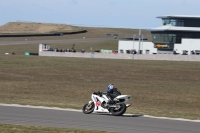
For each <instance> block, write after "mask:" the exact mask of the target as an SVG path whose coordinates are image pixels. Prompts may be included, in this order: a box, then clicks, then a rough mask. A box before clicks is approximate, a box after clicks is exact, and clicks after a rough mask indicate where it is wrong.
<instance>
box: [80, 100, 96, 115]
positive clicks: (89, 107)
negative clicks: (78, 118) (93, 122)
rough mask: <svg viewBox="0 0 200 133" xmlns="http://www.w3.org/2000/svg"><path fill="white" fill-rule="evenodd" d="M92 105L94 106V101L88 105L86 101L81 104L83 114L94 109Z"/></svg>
mask: <svg viewBox="0 0 200 133" xmlns="http://www.w3.org/2000/svg"><path fill="white" fill-rule="evenodd" d="M94 107H95V105H94V102H93V103H91V104H90V105H88V103H86V104H85V105H84V106H83V108H82V111H83V113H84V114H90V113H92V112H93V111H94Z"/></svg>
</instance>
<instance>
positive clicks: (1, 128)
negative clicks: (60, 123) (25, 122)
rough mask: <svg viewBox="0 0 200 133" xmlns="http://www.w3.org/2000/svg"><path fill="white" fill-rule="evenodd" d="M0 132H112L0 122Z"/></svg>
mask: <svg viewBox="0 0 200 133" xmlns="http://www.w3.org/2000/svg"><path fill="white" fill-rule="evenodd" d="M0 132H1V133H114V132H106V131H95V130H78V129H68V128H52V127H41V126H22V125H9V124H0Z"/></svg>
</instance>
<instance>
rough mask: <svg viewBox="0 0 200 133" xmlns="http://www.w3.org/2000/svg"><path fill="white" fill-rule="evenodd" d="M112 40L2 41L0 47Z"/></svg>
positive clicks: (105, 39)
mask: <svg viewBox="0 0 200 133" xmlns="http://www.w3.org/2000/svg"><path fill="white" fill-rule="evenodd" d="M107 40H113V38H85V39H64V40H32V41H2V42H0V45H17V44H41V43H43V44H47V43H66V42H74V43H75V42H93V41H95V42H98V41H107Z"/></svg>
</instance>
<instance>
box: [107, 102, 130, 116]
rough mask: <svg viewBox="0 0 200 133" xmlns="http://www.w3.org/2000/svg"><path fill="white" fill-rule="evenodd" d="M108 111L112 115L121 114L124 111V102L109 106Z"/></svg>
mask: <svg viewBox="0 0 200 133" xmlns="http://www.w3.org/2000/svg"><path fill="white" fill-rule="evenodd" d="M110 112H111V114H112V115H114V116H121V115H123V114H124V113H125V112H126V104H124V103H120V104H118V107H116V108H111V109H110Z"/></svg>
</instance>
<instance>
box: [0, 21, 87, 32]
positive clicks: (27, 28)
mask: <svg viewBox="0 0 200 133" xmlns="http://www.w3.org/2000/svg"><path fill="white" fill-rule="evenodd" d="M81 30H84V29H83V28H81V27H78V26H70V25H65V24H49V23H34V22H31V23H29V22H9V23H6V24H5V25H3V26H0V34H16V33H22V34H23V33H26V34H34V33H55V32H74V31H81Z"/></svg>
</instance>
